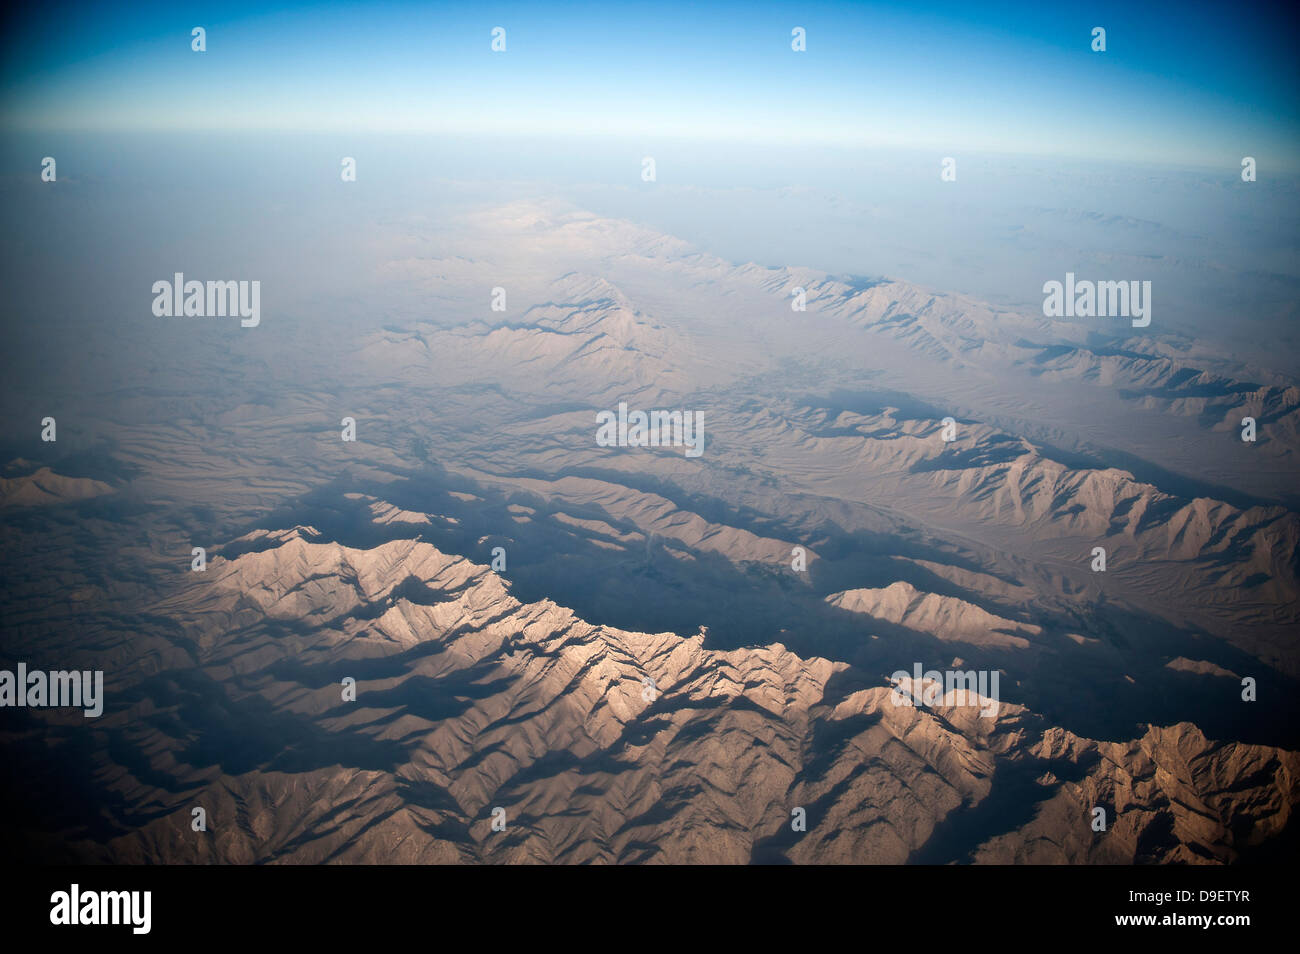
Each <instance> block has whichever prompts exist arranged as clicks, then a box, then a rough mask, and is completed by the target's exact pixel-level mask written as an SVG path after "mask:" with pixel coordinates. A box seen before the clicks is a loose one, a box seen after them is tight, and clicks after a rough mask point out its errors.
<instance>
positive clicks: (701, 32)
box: [0, 3, 1300, 169]
mask: <svg viewBox="0 0 1300 954" xmlns="http://www.w3.org/2000/svg"><path fill="white" fill-rule="evenodd" d="M467 7H468V5H465V6H460V5H458V6H444V5H438V4H428V3H422V4H400V3H391V4H367V5H356V6H354V5H343V4H325V3H299V4H287V5H279V6H276V5H272V6H265V5H257V6H252V5H250V6H248V7H243V6H241V5H239V4H223V5H215V4H198V5H191V6H186V5H184V4H171V3H163V4H158V3H140V4H132V5H122V6H120V7H118V6H109V5H106V4H103V3H92V4H67V5H63V6H60V5H58V4H57V3H55V4H52V5H45V6H41V7H40V8H39V9H38V8H36V7H31V8H28V10H27V12H24V13H20V14H18V15H17V17H16V18H14V19H11V20H10V21H9V22H7V23H6V24H5V25H4V29H3V40H0V44H2V45H3V76H4V79H3V98H2V99H0V118H2V121H3V123H4V125H5V127H6V128H8V129H11V130H13V129H35V130H41V129H61V130H109V131H129V130H137V129H148V130H158V131H167V130H177V131H179V130H254V131H256V130H283V131H304V132H306V131H324V132H334V133H345V134H354V133H364V132H426V133H456V134H464V133H472V134H487V135H503V136H509V135H515V134H518V135H526V136H538V135H549V136H559V137H564V136H573V135H580V134H581V135H592V134H595V135H600V134H608V135H612V136H620V137H645V138H647V139H648V140H653V139H655V138H656V137H660V138H662V137H677V138H685V139H699V140H721V141H726V142H729V143H732V144H737V143H744V142H752V143H754V144H755V145H763V144H769V143H776V142H780V143H786V144H796V145H797V144H808V145H835V146H846V147H850V148H852V147H858V146H865V147H874V146H907V147H914V148H919V149H927V150H935V151H938V152H939V153H940V154H943V155H948V154H960V153H961V152H963V151H981V152H1003V153H1031V154H1046V155H1070V156H1075V157H1081V158H1108V159H1120V160H1138V161H1148V162H1158V163H1166V164H1177V165H1203V166H1215V165H1236V164H1237V163H1238V162H1239V161H1240V157H1241V156H1243V155H1253V156H1256V157H1257V158H1258V159H1259V160H1260V163H1261V166H1263V167H1265V168H1267V167H1269V166H1272V167H1274V168H1283V167H1284V168H1288V169H1296V168H1298V167H1300V110H1298V108H1297V95H1296V91H1297V89H1300V82H1297V79H1298V77H1297V65H1296V59H1295V57H1294V55H1293V54H1292V53H1291V51H1290V49H1289V47H1288V44H1289V43H1291V42H1293V41H1294V38H1295V36H1296V30H1295V26H1296V23H1295V19H1294V15H1293V14H1290V13H1287V12H1285V10H1284V8H1281V7H1278V8H1270V7H1267V6H1260V5H1253V4H1252V5H1249V6H1240V5H1227V4H1214V5H1201V4H1160V3H1156V4H1140V5H1139V4H1130V3H1124V4H1108V3H1087V4H1065V5H1057V4H1041V3H1024V4H1014V3H1000V4H996V5H988V6H987V7H984V8H980V7H981V5H976V4H968V3H951V4H944V3H931V4H925V3H918V4H779V5H775V4H774V5H767V4H750V3H746V4H709V5H707V7H703V6H698V7H697V6H695V5H692V4H674V3H644V4H567V5H551V4H547V5H544V6H537V5H494V4H485V5H482V6H477V5H475V6H472V7H469V8H467ZM194 26H203V27H205V28H206V30H207V33H208V36H207V42H208V51H207V52H206V53H203V54H198V53H194V52H192V51H191V50H190V29H191V28H192V27H194ZM495 26H502V27H504V28H505V29H506V31H507V50H506V52H505V53H503V54H494V53H492V52H491V50H490V46H489V45H490V31H491V29H492V28H493V27H495ZM794 26H802V27H804V28H805V29H806V30H807V38H808V39H807V44H808V49H807V52H806V53H794V52H792V51H791V49H790V31H791V29H792V28H793V27H794ZM1094 26H1102V27H1104V28H1105V29H1106V31H1107V51H1106V52H1105V53H1094V52H1092V50H1091V49H1090V42H1091V30H1092V28H1093V27H1094Z"/></svg>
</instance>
